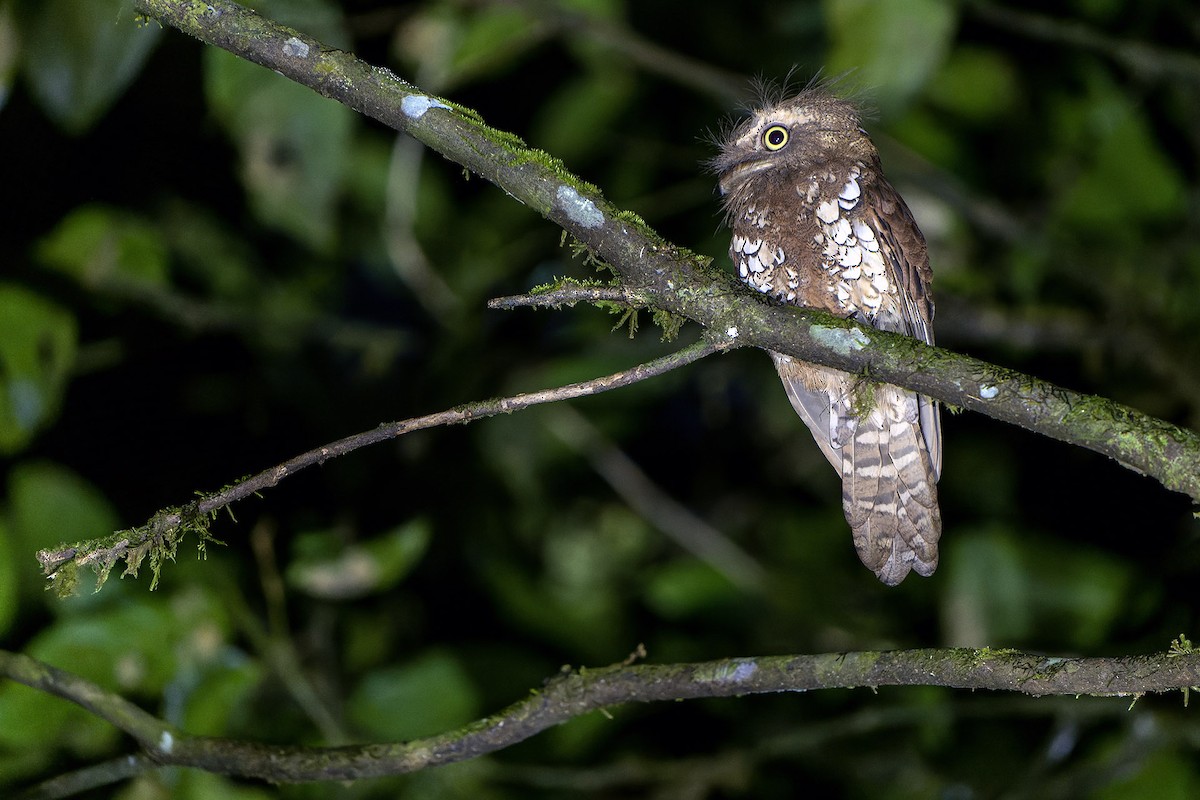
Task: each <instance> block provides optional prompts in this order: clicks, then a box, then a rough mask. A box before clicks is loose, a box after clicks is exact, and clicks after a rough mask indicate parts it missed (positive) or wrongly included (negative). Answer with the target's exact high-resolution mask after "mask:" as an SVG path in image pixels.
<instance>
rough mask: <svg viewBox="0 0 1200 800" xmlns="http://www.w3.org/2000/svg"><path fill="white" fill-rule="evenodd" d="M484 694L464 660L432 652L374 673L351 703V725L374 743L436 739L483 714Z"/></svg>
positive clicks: (357, 690) (353, 695) (362, 683)
mask: <svg viewBox="0 0 1200 800" xmlns="http://www.w3.org/2000/svg"><path fill="white" fill-rule="evenodd" d="M479 707H480V699H479V692H478V690H477V689H476V688H475V685H474V683H473V682H472V681H471V678H470V676H468V675H467V673H466V671H465V670H464V669H463V668H462V666H461V665H460V664H459V662H458V659H457V658H455V657H454V656H453V655H451V654H450V653H448V652H444V651H441V650H430V651H427V652H426V653H424V654H422V655H420V656H418V657H417V658H416V659H414V660H412V661H410V662H408V663H407V664H403V665H400V666H395V667H388V668H385V669H380V670H376V671H374V672H371V673H369V674H368V675H367V676H366V677H365V678H364V679H363V680H362V681H361V682H360V683H359V684H358V686H356V687H355V688H354V691H353V692H352V693H351V695H350V699H349V701H348V702H347V711H348V713H349V716H350V719H351V721H352V722H353V723H354V724H355V725H356V726H358V727H359V728H360V729H361V730H362V731H363V732H365V733H366V734H367V735H369V736H371V737H372V738H376V739H380V740H387V741H402V740H408V739H417V738H420V737H422V736H431V735H433V734H435V733H441V732H444V731H447V730H450V729H452V728H456V727H458V726H460V725H463V724H465V723H467V722H469V721H471V720H472V719H473V718H474V717H476V716H477V715H478V714H479Z"/></svg>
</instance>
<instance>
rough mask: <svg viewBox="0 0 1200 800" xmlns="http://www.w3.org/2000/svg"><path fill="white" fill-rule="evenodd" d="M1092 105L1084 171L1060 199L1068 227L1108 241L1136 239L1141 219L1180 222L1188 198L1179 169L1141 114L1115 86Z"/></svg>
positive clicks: (1086, 119) (1062, 212)
mask: <svg viewBox="0 0 1200 800" xmlns="http://www.w3.org/2000/svg"><path fill="white" fill-rule="evenodd" d="M1097 91H1106V92H1109V93H1110V94H1108V96H1107V97H1102V98H1097V102H1094V103H1092V104H1091V105H1089V106H1088V108H1087V112H1086V117H1085V120H1084V124H1085V125H1086V132H1085V136H1086V137H1087V138H1088V139H1089V140H1090V141H1089V142H1087V143H1086V144H1085V145H1084V146H1085V147H1086V148H1087V150H1086V153H1085V158H1086V159H1087V160H1086V162H1085V166H1084V170H1083V172H1082V173H1081V174H1079V175H1078V177H1076V178H1075V180H1074V181H1073V183H1072V184H1070V185H1068V186H1067V187H1065V188H1066V190H1065V191H1064V192H1062V193H1061V194H1059V195H1058V196H1057V200H1058V203H1059V211H1060V213H1061V214H1062V216H1063V217H1065V219H1066V220H1067V221H1068V222H1069V223H1070V224H1074V225H1078V226H1082V227H1084V228H1086V229H1087V230H1089V231H1092V230H1103V231H1105V233H1106V235H1107V236H1109V237H1119V238H1126V237H1136V236H1138V235H1139V234H1138V226H1137V225H1136V224H1135V223H1136V222H1137V221H1145V222H1155V223H1159V224H1162V223H1164V222H1167V221H1169V220H1177V219H1182V217H1183V213H1184V209H1185V202H1186V196H1185V192H1184V187H1183V182H1182V178H1181V176H1180V173H1179V170H1178V169H1177V167H1176V166H1175V165H1174V164H1172V163H1171V161H1170V160H1169V159H1168V158H1167V156H1166V154H1165V153H1164V152H1163V150H1162V148H1161V147H1160V145H1159V144H1158V142H1157V141H1155V137H1154V135H1153V134H1152V133H1151V131H1150V127H1149V124H1148V122H1147V120H1146V118H1145V117H1144V115H1143V113H1142V111H1140V110H1139V109H1137V108H1135V107H1133V106H1132V105H1131V104H1130V103H1129V102H1128V101H1127V100H1126V99H1125V98H1124V97H1123V96H1122V95H1120V94H1119V93H1118V91H1117V90H1115V89H1113V88H1109V89H1105V90H1100V89H1098V90H1097Z"/></svg>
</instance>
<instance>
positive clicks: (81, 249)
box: [37, 205, 168, 286]
mask: <svg viewBox="0 0 1200 800" xmlns="http://www.w3.org/2000/svg"><path fill="white" fill-rule="evenodd" d="M37 255H38V258H39V259H40V260H41V261H43V262H44V263H45V264H46V265H47V266H50V267H53V268H54V269H57V270H61V271H63V272H65V273H67V274H68V275H71V276H72V277H74V278H75V279H76V280H78V281H79V282H80V283H82V284H84V285H86V286H96V285H103V284H106V283H112V282H116V283H120V282H121V281H133V282H138V283H145V284H149V285H153V286H161V285H164V284H166V283H167V281H168V257H167V249H166V245H165V244H164V243H163V240H162V235H161V233H160V232H159V230H158V228H157V227H155V226H154V225H152V224H151V223H149V222H147V221H146V220H143V219H141V218H139V217H136V216H134V215H132V214H130V213H128V212H126V211H121V210H120V209H116V208H111V207H108V206H101V205H86V206H81V207H79V208H77V209H75V210H74V211H72V212H71V213H70V214H68V215H67V216H66V217H64V218H63V220H62V221H61V222H60V223H59V224H58V227H56V228H55V229H54V230H52V231H51V232H50V233H49V234H48V235H47V236H46V238H45V239H43V240H42V241H41V242H40V243H39V245H38V248H37Z"/></svg>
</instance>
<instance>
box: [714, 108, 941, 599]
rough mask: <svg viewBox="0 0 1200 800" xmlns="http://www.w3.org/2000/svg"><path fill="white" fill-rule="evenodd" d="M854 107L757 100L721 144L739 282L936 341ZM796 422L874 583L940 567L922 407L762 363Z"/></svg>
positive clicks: (906, 217) (721, 177) (931, 420)
mask: <svg viewBox="0 0 1200 800" xmlns="http://www.w3.org/2000/svg"><path fill="white" fill-rule="evenodd" d="M863 116H864V114H863V112H862V111H860V109H859V108H858V106H857V105H856V103H855V102H854V101H852V100H848V99H845V98H842V97H839V96H837V95H836V94H834V93H833V92H832V91H830V90H829V89H828V88H827V87H825V86H821V85H810V86H809V87H807V88H805V89H803V90H801V91H800V92H799V93H798V94H795V95H794V96H790V97H776V98H770V97H765V98H763V99H762V100H761V101H760V102H759V103H758V104H757V107H755V108H753V109H752V110H751V112H750V114H749V116H748V117H747V118H746V119H745V120H743V121H742V122H741V123H740V124H738V125H736V126H735V127H733V128H732V130H729V131H728V132H727V133H726V134H724V135H723V136H719V137H718V138H717V142H716V144H717V145H718V147H719V152H718V154H717V155H716V156H715V157H714V158H713V159H712V160H711V163H710V168H711V169H712V171H713V172H715V173H716V175H717V178H718V185H719V189H720V192H721V196H722V204H723V206H724V210H725V215H726V222H727V224H728V225H729V227H730V233H731V240H730V246H729V255H730V258H731V259H732V261H733V265H734V268H735V270H736V272H737V276H738V277H739V278H740V279H741V280H742V281H743V282H745V283H746V284H748V285H749V286H750V287H752V288H753V289H755V290H757V291H759V292H761V293H762V294H763V295H766V296H767V297H769V298H770V299H771V300H773V301H776V302H779V303H783V304H786V305H795V306H804V307H807V308H814V309H820V310H822V311H827V312H830V313H832V314H835V315H837V316H839V317H847V318H850V319H853V320H856V321H858V322H861V323H864V324H867V325H871V326H873V327H875V328H878V329H881V330H885V331H892V332H895V333H902V334H906V335H908V336H912V337H915V338H917V339H919V340H921V341H923V342H925V343H926V344H933V327H932V325H933V299H932V296H931V293H930V283H931V280H932V272H931V270H930V266H929V255H928V248H927V246H926V243H925V238H924V236H923V235H922V234H921V231H920V229H919V228H918V227H917V223H916V221H915V220H914V219H913V215H912V212H911V211H910V210H909V208H908V206H907V205H906V204H905V202H904V200H903V199H902V198H901V197H900V195H899V194H898V193H897V191H896V190H895V189H894V188H893V187H892V185H891V184H890V183H889V182H888V180H887V178H885V177H884V175H883V170H882V166H881V164H880V160H879V153H878V151H877V150H876V148H875V145H874V143H872V141H871V138H870V136H869V135H868V134H867V132H866V130H864V128H863V123H862V119H863ZM771 357H772V358H773V360H774V362H775V367H776V370H777V371H778V373H779V377H780V380H781V381H782V382H783V386H784V389H785V390H786V392H787V396H788V399H789V400H790V401H791V404H792V407H793V408H794V409H795V410H796V413H797V414H798V415H799V416H800V418H801V419H802V420H804V422H805V424H806V425H807V426H808V428H809V430H810V431H811V432H812V435H813V437H814V438H815V439H816V442H817V445H818V446H819V447H820V449H821V452H822V453H823V454H824V455H825V458H827V459H828V460H829V463H830V464H832V465H833V468H834V469H835V470H836V471H837V472H838V474H839V475H840V476H841V479H842V508H843V511H844V512H845V515H846V521H847V522H848V523H849V525H850V529H851V534H852V538H853V542H854V547H855V550H856V551H857V553H858V557H859V560H861V561H862V563H863V564H864V565H865V566H866V567H867V568H868V569H870V570H871V571H872V572H874V573H875V575H876V577H878V578H879V580H880V581H882V582H883V583H884V584H887V585H889V586H895V585H897V584H899V583H900V582H901V581H903V580H904V578H905V577H906V576H907V575H908V574H909V572H910V571H913V572H916V573H917V574H918V575H922V576H929V575H932V574H933V572H934V570H935V569H936V568H937V564H938V540H939V539H940V538H941V529H942V522H941V512H940V510H939V508H938V499H937V481H938V478H939V476H940V474H941V468H942V434H941V419H940V412H939V409H938V405H937V403H936V402H935V401H933V400H931V399H930V398H928V397H925V396H923V395H919V394H917V393H915V392H912V391H909V390H907V389H903V388H900V387H898V386H893V385H890V384H880V383H876V382H872V381H869V380H866V379H865V378H863V377H862V376H858V377H856V376H853V375H850V374H849V373H846V372H843V371H840V370H836V369H832V368H830V367H824V366H820V365H817V364H811V363H807V362H804V361H801V360H799V359H795V358H792V357H791V356H788V355H784V354H782V353H776V352H772V353H771Z"/></svg>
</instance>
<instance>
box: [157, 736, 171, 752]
mask: <svg viewBox="0 0 1200 800" xmlns="http://www.w3.org/2000/svg"><path fill="white" fill-rule="evenodd" d="M158 749H159V750H160V751H161V752H163V753H170V752H171V751H172V750H174V749H175V737H174V736H172V735H171V732H170V731H163V732H162V736H160V737H159V738H158Z"/></svg>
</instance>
